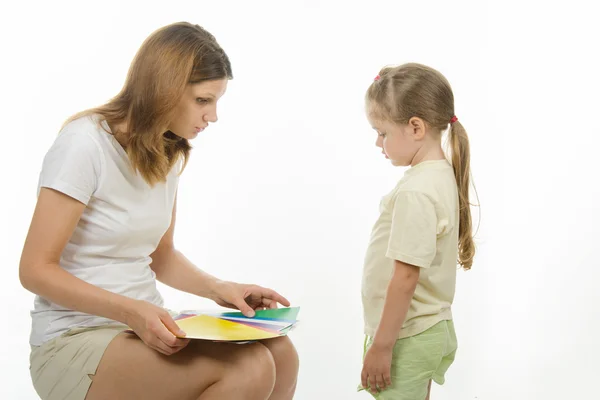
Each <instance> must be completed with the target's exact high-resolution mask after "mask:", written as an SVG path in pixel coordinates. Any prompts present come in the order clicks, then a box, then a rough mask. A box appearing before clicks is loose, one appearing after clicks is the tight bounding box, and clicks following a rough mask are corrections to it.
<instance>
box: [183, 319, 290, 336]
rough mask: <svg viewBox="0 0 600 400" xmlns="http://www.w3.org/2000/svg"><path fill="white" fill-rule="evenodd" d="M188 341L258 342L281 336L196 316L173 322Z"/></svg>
mask: <svg viewBox="0 0 600 400" xmlns="http://www.w3.org/2000/svg"><path fill="white" fill-rule="evenodd" d="M175 322H176V323H177V325H178V326H179V327H180V328H181V329H182V330H183V331H184V332H185V333H186V336H185V337H186V338H189V339H205V340H226V341H230V340H260V339H270V338H274V337H278V336H281V334H280V333H279V332H268V331H265V330H262V329H256V328H253V327H251V326H247V325H243V324H238V323H236V322H231V321H227V320H224V319H220V318H216V317H211V316H209V315H197V316H194V317H188V318H184V319H180V320H177V321H175Z"/></svg>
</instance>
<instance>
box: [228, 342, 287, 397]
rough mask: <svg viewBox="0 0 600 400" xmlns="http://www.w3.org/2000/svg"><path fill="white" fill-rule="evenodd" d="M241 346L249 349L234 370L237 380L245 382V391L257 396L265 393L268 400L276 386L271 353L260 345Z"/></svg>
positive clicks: (243, 353)
mask: <svg viewBox="0 0 600 400" xmlns="http://www.w3.org/2000/svg"><path fill="white" fill-rule="evenodd" d="M240 346H247V348H246V349H244V350H245V351H242V352H240V356H239V357H238V358H237V360H236V362H235V366H234V368H232V371H235V374H236V377H235V379H236V380H237V381H238V382H243V386H244V388H245V390H247V391H251V392H256V393H257V394H263V393H265V394H266V397H265V398H267V397H268V396H269V395H270V393H271V391H272V390H273V387H274V386H275V371H276V369H275V361H274V359H273V356H272V354H271V352H270V351H269V350H268V349H267V348H266V347H265V346H263V345H261V344H260V343H253V344H250V345H240ZM258 398H260V396H259V397H258Z"/></svg>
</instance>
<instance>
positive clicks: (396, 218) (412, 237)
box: [386, 191, 437, 268]
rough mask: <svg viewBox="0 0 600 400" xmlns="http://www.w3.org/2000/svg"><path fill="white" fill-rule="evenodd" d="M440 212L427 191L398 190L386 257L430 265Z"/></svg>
mask: <svg viewBox="0 0 600 400" xmlns="http://www.w3.org/2000/svg"><path fill="white" fill-rule="evenodd" d="M436 244H437V215H436V211H435V205H434V204H433V202H432V200H431V199H430V198H429V197H428V196H427V195H425V194H423V193H419V192H409V191H399V192H398V194H397V196H396V198H395V200H394V204H393V210H392V227H391V233H390V241H389V244H388V250H387V253H386V257H388V258H392V259H394V260H398V261H402V262H404V263H407V264H411V265H415V266H418V267H422V268H429V267H430V266H431V263H432V262H433V259H434V258H435V255H436Z"/></svg>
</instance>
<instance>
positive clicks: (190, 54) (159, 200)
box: [19, 22, 298, 400]
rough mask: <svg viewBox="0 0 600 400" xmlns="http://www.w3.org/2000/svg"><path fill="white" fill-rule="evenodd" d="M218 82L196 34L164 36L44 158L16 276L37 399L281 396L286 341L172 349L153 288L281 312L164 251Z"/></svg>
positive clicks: (211, 119) (289, 383)
mask: <svg viewBox="0 0 600 400" xmlns="http://www.w3.org/2000/svg"><path fill="white" fill-rule="evenodd" d="M100 56H102V57H110V54H101V55H100ZM231 78H232V73H231V65H230V62H229V58H228V57H227V55H226V54H225V52H224V51H223V49H222V48H221V47H220V46H219V44H218V43H217V41H216V40H215V38H214V37H213V36H212V35H211V34H210V33H209V32H207V31H206V30H204V29H203V28H201V27H200V26H198V25H193V24H189V23H186V22H182V23H175V24H171V25H167V26H165V27H162V28H160V29H158V30H156V31H155V32H153V33H152V34H151V35H150V36H149V37H148V38H147V39H146V40H145V41H144V43H143V44H142V46H141V47H140V49H139V51H138V53H137V55H136V56H135V59H134V61H133V63H132V64H131V67H130V70H129V74H128V76H127V80H126V81H125V84H124V87H123V89H122V91H121V92H120V93H118V94H117V95H116V96H115V97H114V98H113V99H111V100H110V101H109V102H108V103H106V104H104V105H102V106H100V107H97V108H94V109H92V110H87V111H83V112H81V113H78V114H77V115H76V116H74V117H73V118H70V119H69V120H68V121H67V123H66V124H65V126H64V128H63V129H62V130H61V133H60V134H59V135H58V137H57V138H56V140H55V141H54V143H53V145H52V146H51V148H50V149H49V150H48V152H47V154H46V156H45V157H44V161H43V164H42V171H41V173H40V179H39V183H38V187H39V196H38V201H37V205H36V208H35V212H34V214H33V218H32V221H31V227H30V229H29V233H28V235H27V239H26V241H25V245H24V248H23V254H22V257H21V263H20V270H19V273H20V279H21V283H22V284H23V286H24V287H25V288H26V289H28V290H30V291H31V292H33V293H35V294H36V295H37V296H36V299H35V307H34V310H33V312H32V313H31V315H32V329H31V339H30V344H31V355H30V371H31V378H32V381H33V386H34V388H35V390H36V392H37V393H38V394H39V396H40V398H42V399H43V400H65V399H69V400H83V399H87V400H94V399H147V400H151V399H189V400H192V399H193V400H198V399H203V400H204V399H206V400H208V399H240V400H243V399H246V400H250V399H252V400H258V399H260V400H266V399H270V400H286V399H291V398H292V397H293V395H294V391H295V387H296V378H297V373H298V355H297V353H296V350H295V348H294V346H293V344H292V342H291V341H290V340H289V339H288V338H287V337H284V338H276V339H274V340H269V341H264V342H262V343H253V344H249V345H243V346H240V345H236V344H229V343H213V342H209V341H190V340H189V339H185V338H184V337H183V338H182V336H185V332H181V331H180V329H179V328H178V326H177V324H176V323H175V322H174V321H173V319H172V317H171V315H170V314H169V313H168V312H167V310H165V309H164V308H163V298H162V296H161V294H160V292H159V291H158V288H157V281H159V282H162V283H164V284H165V285H168V286H171V287H173V288H175V289H178V290H181V291H184V292H188V293H191V294H194V295H198V296H202V297H206V298H209V299H211V300H214V301H215V302H216V303H217V304H219V305H221V306H226V307H232V308H238V309H240V310H241V311H242V312H244V314H246V315H248V316H252V315H253V314H254V309H257V308H263V307H271V308H274V307H276V304H277V303H281V304H284V305H289V302H288V301H287V300H286V299H285V298H284V297H282V296H281V295H279V294H278V293H277V292H275V291H273V290H271V289H267V288H263V287H260V286H256V285H246V284H240V283H235V282H227V281H222V280H220V279H217V278H215V277H213V276H212V275H209V274H207V273H205V272H203V271H202V270H200V269H199V268H197V267H196V266H195V265H194V264H193V263H192V262H190V260H188V259H187V258H186V257H185V256H184V255H183V254H182V253H181V252H179V251H178V250H177V249H176V247H175V244H174V231H175V223H176V208H177V206H176V202H177V187H178V184H179V174H180V173H181V171H182V169H183V166H184V165H185V162H186V161H187V159H188V157H189V155H190V150H191V145H190V141H191V140H192V139H194V138H195V137H197V136H198V135H199V134H200V132H202V131H203V130H204V129H205V128H207V127H208V126H209V124H211V123H215V122H216V121H217V103H218V101H219V99H220V98H221V96H223V94H224V93H225V90H226V87H227V83H228V81H229V79H231ZM128 327H130V328H131V329H133V331H134V332H135V333H136V335H132V334H127V333H124V332H123V331H125V330H126V329H127V328H128Z"/></svg>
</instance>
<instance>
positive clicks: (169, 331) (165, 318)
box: [126, 300, 190, 356]
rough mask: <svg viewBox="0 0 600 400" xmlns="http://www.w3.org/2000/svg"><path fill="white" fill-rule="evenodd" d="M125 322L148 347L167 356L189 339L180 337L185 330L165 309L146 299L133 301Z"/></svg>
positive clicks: (186, 343) (185, 343)
mask: <svg viewBox="0 0 600 400" xmlns="http://www.w3.org/2000/svg"><path fill="white" fill-rule="evenodd" d="M126 324H127V325H128V326H129V327H130V328H131V329H132V330H133V331H134V332H135V333H136V334H137V335H138V337H139V338H140V339H141V340H142V341H143V342H144V343H145V344H146V345H147V346H148V347H150V348H152V349H154V350H156V351H158V352H160V353H162V354H165V355H167V356H169V355H171V354H175V353H177V352H178V351H179V350H181V349H183V348H184V347H185V346H187V345H188V343H189V342H190V339H182V338H181V337H182V336H185V332H183V331H182V330H181V329H180V328H179V326H177V324H176V323H175V321H174V320H173V318H171V315H170V314H169V313H168V312H167V311H166V310H165V309H163V308H160V307H158V306H155V305H154V304H151V303H148V302H147V301H142V300H134V301H133V303H132V306H131V308H130V309H129V311H128V313H127V317H126Z"/></svg>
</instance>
